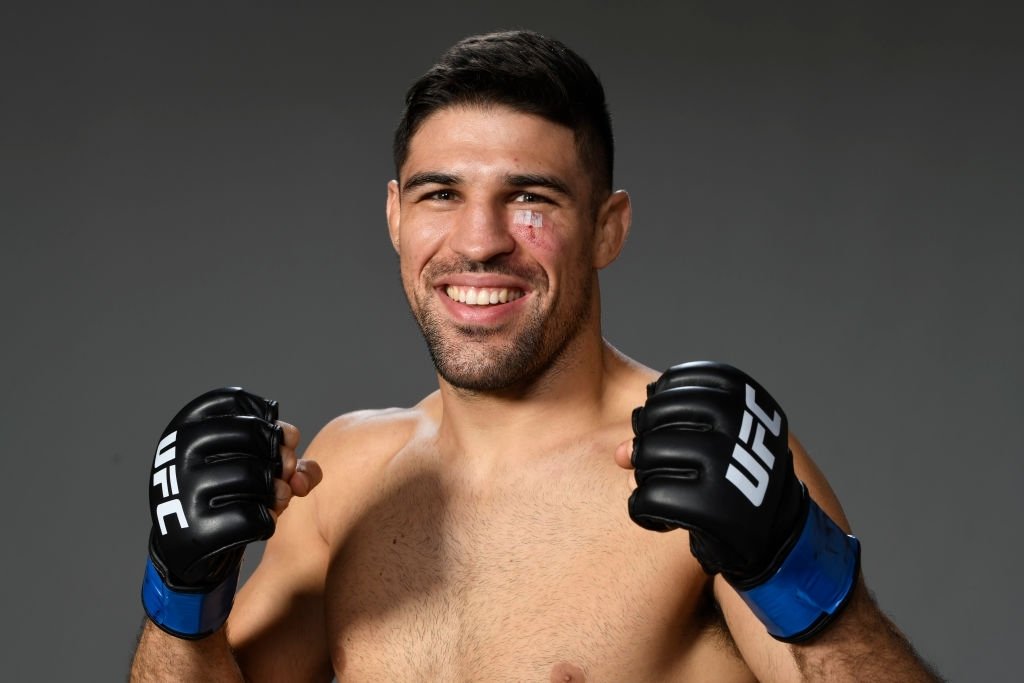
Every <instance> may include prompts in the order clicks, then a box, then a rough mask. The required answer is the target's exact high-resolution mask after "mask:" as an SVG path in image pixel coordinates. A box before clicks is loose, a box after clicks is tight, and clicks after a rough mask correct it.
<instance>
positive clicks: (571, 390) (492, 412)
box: [439, 319, 622, 459]
mask: <svg viewBox="0 0 1024 683" xmlns="http://www.w3.org/2000/svg"><path fill="white" fill-rule="evenodd" d="M621 364H622V360H621V359H620V356H619V354H618V353H617V352H616V351H615V349H613V348H612V347H611V346H610V345H609V344H608V343H607V342H605V341H604V339H602V338H601V334H600V323H599V321H598V320H596V319H595V320H594V324H593V325H592V326H588V327H587V328H585V329H583V330H581V331H580V334H578V335H577V336H576V337H575V338H574V339H573V340H572V342H570V344H569V345H568V347H567V348H566V349H565V351H564V353H563V354H562V355H561V356H560V357H559V358H558V360H557V361H556V362H555V363H553V364H552V366H551V367H550V368H548V369H547V370H546V371H545V372H544V373H542V375H541V376H539V377H538V378H536V379H535V380H533V381H531V382H529V383H528V384H526V385H524V386H521V387H516V388H514V389H508V390H504V391H500V392H487V393H483V392H467V391H465V390H461V389H458V388H456V387H453V386H452V385H450V384H448V383H447V382H446V381H444V380H443V379H440V378H439V382H440V388H441V391H440V394H441V405H442V410H443V412H442V418H441V425H440V437H441V439H442V440H444V441H446V442H448V444H449V445H450V447H451V449H452V452H455V453H465V454H472V456H473V458H490V457H495V458H502V459H510V458H512V459H514V458H521V457H524V456H525V454H529V453H535V452H537V451H538V450H542V449H543V448H544V445H545V443H544V442H545V441H546V440H547V441H555V440H558V439H560V438H561V439H564V438H566V437H568V436H571V435H572V434H578V433H580V432H581V431H582V430H588V429H593V428H594V426H595V425H596V424H598V423H599V422H600V421H601V420H602V417H603V415H604V413H605V412H606V395H607V392H608V384H609V380H610V375H611V373H612V372H614V371H615V370H616V369H617V368H618V366H619V365H621Z"/></svg>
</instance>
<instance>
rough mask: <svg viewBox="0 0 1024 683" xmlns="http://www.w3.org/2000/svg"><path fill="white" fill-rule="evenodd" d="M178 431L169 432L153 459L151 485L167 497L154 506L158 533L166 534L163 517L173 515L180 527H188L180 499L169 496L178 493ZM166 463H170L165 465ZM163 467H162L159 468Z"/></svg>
mask: <svg viewBox="0 0 1024 683" xmlns="http://www.w3.org/2000/svg"><path fill="white" fill-rule="evenodd" d="M177 437H178V432H171V433H170V434H168V435H167V436H165V437H164V438H163V439H161V440H160V443H159V444H158V445H157V447H156V459H155V460H153V469H154V470H155V472H153V486H159V487H160V491H161V493H162V494H163V497H164V498H166V499H168V500H164V502H162V503H160V504H159V505H157V506H156V521H157V522H158V523H159V524H160V535H161V536H166V535H167V524H166V523H165V522H164V517H167V516H168V515H174V516H175V517H177V519H178V526H179V527H180V528H182V529H185V528H187V527H188V520H186V519H185V510H184V509H183V508H182V507H181V500H180V499H178V498H171V496H176V495H178V471H177V469H176V468H175V466H174V456H175V453H176V451H175V448H174V442H175V439H177ZM167 463H171V464H170V465H168V466H167V467H164V465H167ZM161 467H163V469H160V468H161Z"/></svg>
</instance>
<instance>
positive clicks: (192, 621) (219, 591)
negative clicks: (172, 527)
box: [142, 558, 238, 639]
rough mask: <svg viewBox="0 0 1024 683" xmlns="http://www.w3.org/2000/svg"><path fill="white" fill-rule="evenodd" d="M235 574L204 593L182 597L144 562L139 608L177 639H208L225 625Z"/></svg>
mask: <svg viewBox="0 0 1024 683" xmlns="http://www.w3.org/2000/svg"><path fill="white" fill-rule="evenodd" d="M237 585H238V570H237V569H236V570H235V571H234V572H233V573H232V574H231V576H229V577H228V578H227V579H225V580H224V582H223V583H222V584H220V585H219V586H217V587H216V588H214V589H213V590H212V591H209V592H207V593H185V592H182V591H176V590H174V589H172V588H170V587H168V586H167V584H165V583H164V581H163V579H162V578H160V574H159V572H157V570H156V567H154V566H153V561H152V560H151V559H149V558H147V559H146V574H145V576H144V577H143V580H142V606H143V607H144V608H145V610H146V614H147V615H148V616H149V618H150V619H152V620H153V623H154V624H156V625H157V626H159V627H160V628H162V629H163V630H164V631H167V632H168V633H170V634H171V635H174V636H178V637H179V638H189V639H195V638H202V637H203V636H208V635H210V634H211V633H213V632H214V631H216V630H217V629H218V628H220V627H221V625H222V624H223V623H224V622H225V621H227V618H228V613H229V612H230V611H231V605H232V603H233V602H234V601H235V588H236V587H237Z"/></svg>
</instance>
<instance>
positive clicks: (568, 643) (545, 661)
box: [327, 452, 705, 683]
mask: <svg viewBox="0 0 1024 683" xmlns="http://www.w3.org/2000/svg"><path fill="white" fill-rule="evenodd" d="M606 460H610V458H607V459H606ZM411 462H413V463H414V462H415V461H414V460H411ZM628 477H629V475H628V473H626V472H624V471H622V470H620V469H618V468H616V467H615V466H614V464H613V463H611V462H601V461H599V460H597V459H595V458H594V457H593V454H590V453H585V452H581V453H579V454H573V455H571V456H569V457H566V458H564V459H554V460H552V461H551V462H546V463H542V464H541V466H539V467H537V468H534V469H531V470H525V471H524V470H520V471H515V472H504V473H502V475H501V476H500V477H498V478H497V479H496V480H495V481H492V482H487V483H486V484H485V485H480V483H479V482H477V483H476V484H469V483H466V482H460V481H459V480H458V478H453V477H451V476H448V475H447V474H446V473H444V472H442V471H441V470H439V469H438V468H433V467H430V466H408V467H398V468H395V471H393V472H391V473H390V475H389V477H388V478H387V480H386V481H383V482H382V483H381V485H380V488H379V490H378V491H377V492H376V493H375V494H374V496H373V500H372V502H371V504H369V505H367V506H366V508H365V509H364V511H363V513H362V514H361V515H360V517H359V519H358V520H357V522H356V523H355V524H354V526H352V527H351V528H350V529H349V530H347V532H346V534H345V536H344V538H343V539H338V543H337V549H336V553H335V555H334V560H333V562H332V564H331V568H330V571H329V574H328V584H327V596H328V597H327V620H328V628H329V633H330V637H331V642H332V643H333V645H334V651H333V653H332V657H333V660H334V666H335V670H336V672H337V674H338V679H339V680H340V681H361V680H384V679H387V680H445V681H462V680H466V681H469V680H474V681H504V680H509V681H512V680H514V681H549V680H551V681H554V680H557V681H561V682H562V683H567V682H570V681H571V682H572V683H580V682H581V681H591V682H596V681H621V680H631V681H645V680H666V678H667V676H666V674H667V673H668V672H670V671H678V670H680V667H684V664H685V660H686V659H687V656H688V654H689V650H690V649H693V647H695V646H696V645H697V644H699V643H698V641H699V640H700V638H699V633H701V629H700V626H701V624H699V623H698V622H699V621H700V619H701V617H700V614H701V606H702V600H703V599H704V597H703V595H704V594H703V591H704V588H705V582H704V578H703V575H702V574H701V573H700V572H699V569H698V568H697V567H696V563H695V562H693V561H692V558H690V557H689V553H688V551H687V544H686V539H685V535H684V534H683V533H682V532H678V533H673V534H654V533H652V532H648V531H644V530H643V529H640V528H639V527H636V526H635V525H634V524H633V523H632V522H631V521H630V520H629V517H628V514H627V513H626V500H627V498H628V495H629V491H630V485H629V478H628Z"/></svg>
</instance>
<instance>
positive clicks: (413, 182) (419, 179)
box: [402, 171, 572, 198]
mask: <svg viewBox="0 0 1024 683" xmlns="http://www.w3.org/2000/svg"><path fill="white" fill-rule="evenodd" d="M462 180H463V178H462V176H460V175H458V174H456V173H442V172H441V171H423V172H421V173H413V174H412V175H411V176H409V178H408V179H407V180H406V181H405V182H404V183H402V191H403V192H408V191H410V190H414V189H416V188H417V187H423V186H424V185H458V184H460V183H461V182H462ZM505 184H506V185H508V186H510V187H542V188H545V189H548V190H552V191H554V192H557V193H559V194H561V195H564V196H566V197H569V198H571V197H572V192H570V191H569V186H568V185H566V184H565V183H564V182H562V181H561V180H559V179H558V178H556V177H554V176H548V175H541V174H539V173H516V174H509V175H506V176H505Z"/></svg>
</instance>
